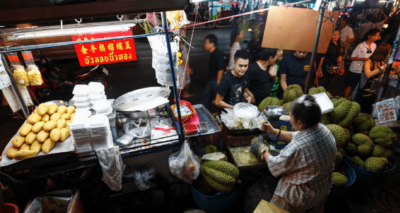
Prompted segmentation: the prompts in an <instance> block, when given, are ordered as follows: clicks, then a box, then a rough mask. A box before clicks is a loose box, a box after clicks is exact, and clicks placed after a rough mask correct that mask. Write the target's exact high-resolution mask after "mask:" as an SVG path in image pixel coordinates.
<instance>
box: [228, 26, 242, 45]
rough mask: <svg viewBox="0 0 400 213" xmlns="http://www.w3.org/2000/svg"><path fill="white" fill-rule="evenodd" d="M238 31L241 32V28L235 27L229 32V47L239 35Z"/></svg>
mask: <svg viewBox="0 0 400 213" xmlns="http://www.w3.org/2000/svg"><path fill="white" fill-rule="evenodd" d="M240 32H242V30H241V29H240V28H239V27H236V28H235V30H234V31H232V32H231V45H229V46H230V47H232V45H233V43H235V40H236V37H237V36H238V35H240Z"/></svg>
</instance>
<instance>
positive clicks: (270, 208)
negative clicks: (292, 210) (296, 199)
mask: <svg viewBox="0 0 400 213" xmlns="http://www.w3.org/2000/svg"><path fill="white" fill-rule="evenodd" d="M271 212H274V213H289V212H288V211H286V210H283V209H281V208H279V207H276V206H275V205H273V204H271V203H268V202H267V201H265V200H261V201H260V203H259V204H258V206H257V208H256V209H255V210H254V212H253V213H271Z"/></svg>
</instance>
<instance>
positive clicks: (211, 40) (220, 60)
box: [203, 34, 224, 108]
mask: <svg viewBox="0 0 400 213" xmlns="http://www.w3.org/2000/svg"><path fill="white" fill-rule="evenodd" d="M204 48H205V49H206V50H207V51H208V52H210V59H209V60H210V61H209V67H208V70H209V71H208V75H209V80H208V82H207V84H206V88H205V91H204V99H203V105H204V106H205V107H206V108H210V107H211V106H210V105H211V103H212V101H213V100H214V99H215V95H216V92H217V86H218V84H219V82H220V81H221V78H222V76H223V73H224V56H223V54H222V52H221V51H220V50H219V49H218V48H217V37H216V36H215V35H214V34H210V35H208V36H206V38H205V40H204Z"/></svg>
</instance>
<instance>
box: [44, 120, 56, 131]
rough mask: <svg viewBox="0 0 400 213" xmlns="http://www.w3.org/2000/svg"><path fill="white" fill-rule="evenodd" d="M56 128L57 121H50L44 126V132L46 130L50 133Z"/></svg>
mask: <svg viewBox="0 0 400 213" xmlns="http://www.w3.org/2000/svg"><path fill="white" fill-rule="evenodd" d="M56 126H57V123H56V121H53V120H51V121H49V122H47V123H45V124H44V126H43V130H44V131H47V132H50V131H51V130H53V129H54V128H56Z"/></svg>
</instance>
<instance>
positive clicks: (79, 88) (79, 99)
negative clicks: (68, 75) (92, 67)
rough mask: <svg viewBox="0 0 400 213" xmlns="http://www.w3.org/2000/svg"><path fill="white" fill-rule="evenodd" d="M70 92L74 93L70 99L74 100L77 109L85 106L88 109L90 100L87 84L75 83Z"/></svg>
mask: <svg viewBox="0 0 400 213" xmlns="http://www.w3.org/2000/svg"><path fill="white" fill-rule="evenodd" d="M72 94H74V97H72V100H73V101H74V102H75V103H74V105H75V107H76V108H77V109H79V108H85V109H89V108H90V106H89V104H90V102H89V101H90V100H89V97H88V95H89V87H88V85H85V84H77V85H75V87H74V90H73V91H72Z"/></svg>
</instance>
